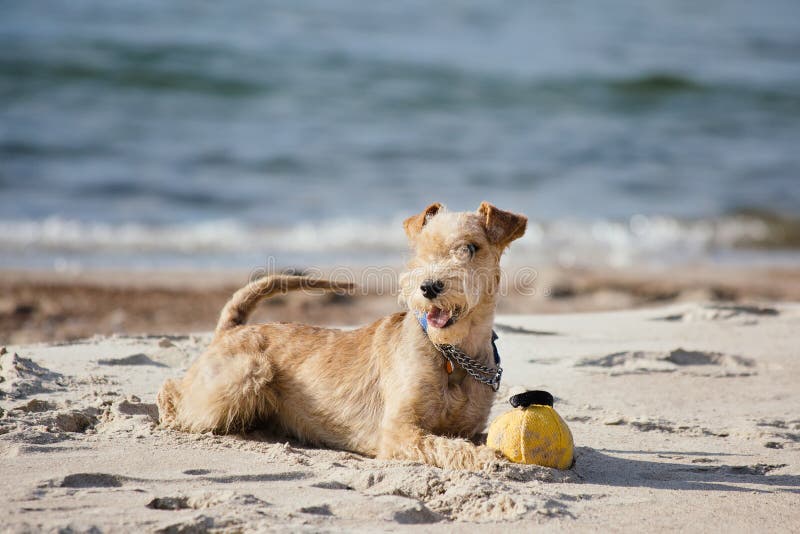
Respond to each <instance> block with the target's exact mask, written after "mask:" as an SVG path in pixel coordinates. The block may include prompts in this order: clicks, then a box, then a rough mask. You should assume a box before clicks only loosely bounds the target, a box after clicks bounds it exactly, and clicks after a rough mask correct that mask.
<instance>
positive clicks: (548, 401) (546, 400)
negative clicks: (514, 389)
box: [508, 390, 553, 408]
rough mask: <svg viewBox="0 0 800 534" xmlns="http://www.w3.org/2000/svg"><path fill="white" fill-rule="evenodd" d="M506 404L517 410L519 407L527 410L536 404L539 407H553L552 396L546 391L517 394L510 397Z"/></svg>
mask: <svg viewBox="0 0 800 534" xmlns="http://www.w3.org/2000/svg"><path fill="white" fill-rule="evenodd" d="M508 402H509V403H510V404H511V406H513V407H514V408H519V407H520V406H522V407H523V408H527V407H528V406H530V405H531V404H537V405H539V406H553V396H552V395H551V394H550V393H548V392H546V391H540V390H534V391H526V392H525V393H519V394H518V395H514V396H512V397H511V398H510V399H508Z"/></svg>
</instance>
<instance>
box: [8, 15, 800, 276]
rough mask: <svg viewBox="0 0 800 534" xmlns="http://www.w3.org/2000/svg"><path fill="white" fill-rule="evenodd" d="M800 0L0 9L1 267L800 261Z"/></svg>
mask: <svg viewBox="0 0 800 534" xmlns="http://www.w3.org/2000/svg"><path fill="white" fill-rule="evenodd" d="M799 22H800V3H799V2H797V1H796V0H765V1H762V2H748V1H736V0H728V1H714V0H708V1H704V2H690V1H678V0H663V1H659V2H636V1H627V0H609V1H605V2H594V1H591V0H574V1H566V2H528V1H521V0H519V1H517V0H500V1H496V2H471V1H459V2H452V1H441V2H434V3H431V2H424V3H423V2H417V1H411V2H395V3H370V2H360V1H359V2H356V1H352V0H341V1H337V2H330V1H323V0H320V1H307V0H297V1H294V2H267V1H248V0H231V1H227V2H203V1H197V0H192V1H183V0H175V1H171V2H157V1H153V0H136V1H133V0H121V1H117V2H106V1H101V0H72V1H69V2H62V1H50V0H37V1H35V2H3V3H2V16H0V266H3V267H57V268H64V267H75V268H82V267H85V268H91V267H141V268H153V267H155V268H171V267H177V268H192V267H193V268H218V267H223V268H229V267H235V268H241V267H250V266H253V265H258V264H262V263H263V262H264V261H265V258H275V260H276V261H277V262H278V263H279V264H281V265H309V264H317V265H334V264H352V265H366V264H373V263H387V264H396V263H398V262H399V261H400V259H401V257H402V254H403V253H404V251H405V248H406V244H405V240H404V236H403V232H402V227H401V224H400V223H401V221H402V219H403V217H405V216H408V215H409V214H412V213H414V212H417V211H419V210H421V209H422V208H423V207H424V206H426V205H427V204H428V203H430V202H433V201H441V202H443V203H445V204H447V205H448V206H449V207H451V208H454V209H475V208H476V207H477V206H478V204H479V203H480V202H481V201H482V200H489V201H491V202H493V203H495V204H496V205H497V206H499V207H501V208H506V209H512V210H516V211H520V212H523V213H525V214H527V215H528V216H529V217H530V219H531V225H530V230H529V232H528V234H527V235H526V236H525V237H524V238H523V239H522V240H520V242H519V243H518V245H517V246H515V252H514V254H513V257H514V260H515V261H516V262H519V263H522V264H540V263H542V264H544V263H548V264H558V265H570V266H571V265H587V266H591V265H595V264H603V265H611V266H631V265H634V266H635V265H639V264H642V265H645V264H656V265H672V264H687V263H696V262H712V263H714V262H723V263H748V264H749V263H759V264H769V265H773V264H790V265H800V254H798V250H799V249H800V223H798V220H799V219H800V149H799V147H800V31H798V23H799Z"/></svg>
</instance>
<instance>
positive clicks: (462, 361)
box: [414, 311, 503, 391]
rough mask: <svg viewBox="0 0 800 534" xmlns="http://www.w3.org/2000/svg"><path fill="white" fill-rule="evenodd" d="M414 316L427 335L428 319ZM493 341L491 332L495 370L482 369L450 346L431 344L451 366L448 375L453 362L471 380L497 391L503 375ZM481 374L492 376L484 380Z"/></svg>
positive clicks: (420, 315)
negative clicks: (468, 375) (471, 378)
mask: <svg viewBox="0 0 800 534" xmlns="http://www.w3.org/2000/svg"><path fill="white" fill-rule="evenodd" d="M414 315H415V316H416V317H417V321H419V325H420V326H421V327H422V331H423V332H425V334H426V335H427V333H428V318H427V317H426V315H425V314H424V313H420V312H416V311H415V312H414ZM495 340H497V333H496V332H495V331H494V330H492V351H493V352H494V365H495V367H496V369H489V368H487V367H484V366H483V365H481V364H479V363H477V362H475V361H474V360H472V359H471V358H470V357H469V356H467V355H466V354H464V353H463V352H461V351H460V350H458V349H457V348H455V347H453V346H451V345H441V346H440V345H437V344H435V343H434V344H433V346H434V347H436V348H437V349H438V350H439V352H441V353H442V355H443V356H444V357H445V359H446V360H447V362H448V364H449V365H450V366H451V367H449V368H448V374H449V373H450V372H452V364H453V363H454V362H455V363H457V364H459V366H460V367H462V368H463V369H464V370H465V371H466V372H467V373H469V374H470V376H472V377H473V378H475V379H476V380H477V381H479V382H482V383H484V384H487V385H488V386H490V387H491V388H492V389H494V390H495V391H497V390H498V389H499V388H500V377H501V376H502V374H503V369H502V368H501V367H500V353H499V352H498V351H497V345H496V344H495ZM483 374H493V375H494V376H493V377H492V378H485V377H484V376H481V375H483Z"/></svg>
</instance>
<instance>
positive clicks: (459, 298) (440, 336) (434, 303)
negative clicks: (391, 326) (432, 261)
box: [399, 273, 480, 345]
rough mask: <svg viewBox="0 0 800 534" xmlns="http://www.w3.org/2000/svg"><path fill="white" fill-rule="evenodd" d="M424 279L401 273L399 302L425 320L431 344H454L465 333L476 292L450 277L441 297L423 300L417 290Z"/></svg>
mask: <svg viewBox="0 0 800 534" xmlns="http://www.w3.org/2000/svg"><path fill="white" fill-rule="evenodd" d="M424 279H425V277H424V276H423V277H417V276H411V275H410V273H405V274H404V275H403V277H402V278H401V291H400V297H399V298H400V302H401V303H402V304H403V305H405V306H406V307H408V309H409V310H411V311H412V312H414V313H415V314H417V315H418V316H424V317H425V320H426V322H427V325H428V337H429V338H430V339H431V341H432V342H433V343H436V344H448V345H457V344H458V343H459V342H461V341H462V340H463V339H464V338H465V337H466V335H467V334H468V333H469V325H468V322H469V321H465V320H464V319H465V318H466V317H467V316H468V315H469V312H470V310H471V309H472V308H473V307H474V306H476V305H477V303H478V302H479V294H480V293H479V290H478V288H471V287H467V284H466V283H465V279H464V278H461V277H458V278H450V279H448V280H447V281H446V283H445V291H444V292H443V293H442V294H441V295H439V296H438V297H436V298H435V299H427V298H425V297H424V296H423V295H422V292H421V291H420V290H419V286H420V284H421V282H422V280H424Z"/></svg>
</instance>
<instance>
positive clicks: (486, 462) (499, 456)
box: [477, 446, 509, 474]
mask: <svg viewBox="0 0 800 534" xmlns="http://www.w3.org/2000/svg"><path fill="white" fill-rule="evenodd" d="M477 456H478V464H479V468H480V470H481V471H484V472H486V473H490V474H491V473H498V472H500V471H501V470H502V469H503V466H506V465H509V461H508V460H506V458H505V456H503V453H501V452H500V451H497V450H495V449H492V448H491V447H486V446H481V447H478V454H477Z"/></svg>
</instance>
